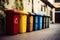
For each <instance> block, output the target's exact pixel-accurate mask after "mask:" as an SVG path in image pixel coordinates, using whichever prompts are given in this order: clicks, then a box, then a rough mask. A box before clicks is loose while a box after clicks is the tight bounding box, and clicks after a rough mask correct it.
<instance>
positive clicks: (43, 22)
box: [42, 15, 46, 29]
mask: <svg viewBox="0 0 60 40" xmlns="http://www.w3.org/2000/svg"><path fill="white" fill-rule="evenodd" d="M45 28H46V16H45V15H44V16H43V19H42V29H45Z"/></svg>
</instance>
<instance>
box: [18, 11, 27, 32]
mask: <svg viewBox="0 0 60 40" xmlns="http://www.w3.org/2000/svg"><path fill="white" fill-rule="evenodd" d="M27 16H28V13H27V12H25V11H21V10H20V11H19V33H26V28H27Z"/></svg>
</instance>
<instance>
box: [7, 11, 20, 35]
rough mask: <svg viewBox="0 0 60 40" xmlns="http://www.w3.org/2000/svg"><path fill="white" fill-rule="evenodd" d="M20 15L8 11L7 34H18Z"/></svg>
mask: <svg viewBox="0 0 60 40" xmlns="http://www.w3.org/2000/svg"><path fill="white" fill-rule="evenodd" d="M18 19H19V17H18V13H17V12H15V11H14V10H7V11H6V32H7V34H13V35H14V34H18V24H19V23H18Z"/></svg>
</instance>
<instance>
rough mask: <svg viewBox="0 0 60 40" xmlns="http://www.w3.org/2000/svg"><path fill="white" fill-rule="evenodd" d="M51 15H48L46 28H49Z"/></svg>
mask: <svg viewBox="0 0 60 40" xmlns="http://www.w3.org/2000/svg"><path fill="white" fill-rule="evenodd" d="M49 18H50V17H49V16H46V28H49Z"/></svg>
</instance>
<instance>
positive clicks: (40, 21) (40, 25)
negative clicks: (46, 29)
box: [38, 15, 42, 30]
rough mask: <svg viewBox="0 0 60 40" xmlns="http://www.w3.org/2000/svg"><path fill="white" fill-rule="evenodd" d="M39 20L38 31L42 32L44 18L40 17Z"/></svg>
mask: <svg viewBox="0 0 60 40" xmlns="http://www.w3.org/2000/svg"><path fill="white" fill-rule="evenodd" d="M38 19H39V22H38V23H39V24H38V25H39V26H38V30H41V29H42V16H41V15H40V16H39V18H38Z"/></svg>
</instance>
